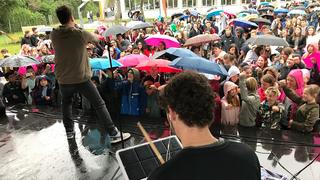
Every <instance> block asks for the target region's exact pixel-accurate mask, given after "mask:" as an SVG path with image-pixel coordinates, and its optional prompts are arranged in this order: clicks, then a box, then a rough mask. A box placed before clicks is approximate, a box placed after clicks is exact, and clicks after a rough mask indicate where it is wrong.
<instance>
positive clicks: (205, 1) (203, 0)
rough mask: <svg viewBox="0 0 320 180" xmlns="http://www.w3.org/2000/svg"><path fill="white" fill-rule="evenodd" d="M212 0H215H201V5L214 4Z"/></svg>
mask: <svg viewBox="0 0 320 180" xmlns="http://www.w3.org/2000/svg"><path fill="white" fill-rule="evenodd" d="M214 1H215V0H202V5H203V6H214Z"/></svg>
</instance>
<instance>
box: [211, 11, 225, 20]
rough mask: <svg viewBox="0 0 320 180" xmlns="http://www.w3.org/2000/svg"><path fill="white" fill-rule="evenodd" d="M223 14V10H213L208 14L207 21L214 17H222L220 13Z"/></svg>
mask: <svg viewBox="0 0 320 180" xmlns="http://www.w3.org/2000/svg"><path fill="white" fill-rule="evenodd" d="M222 12H223V10H221V9H215V10H212V11H210V12H209V13H208V14H207V19H210V18H211V17H213V16H218V15H220V13H222Z"/></svg>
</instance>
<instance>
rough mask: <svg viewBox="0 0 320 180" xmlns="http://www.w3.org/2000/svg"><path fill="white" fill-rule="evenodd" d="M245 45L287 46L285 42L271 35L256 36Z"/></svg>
mask: <svg viewBox="0 0 320 180" xmlns="http://www.w3.org/2000/svg"><path fill="white" fill-rule="evenodd" d="M246 43H247V44H255V45H270V46H289V44H288V42H287V41H286V40H284V39H282V38H279V37H276V36H273V35H258V36H256V37H252V38H250V39H248V40H247V41H246Z"/></svg>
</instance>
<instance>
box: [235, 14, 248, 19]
mask: <svg viewBox="0 0 320 180" xmlns="http://www.w3.org/2000/svg"><path fill="white" fill-rule="evenodd" d="M249 15H250V13H239V14H238V15H237V18H244V17H246V16H249Z"/></svg>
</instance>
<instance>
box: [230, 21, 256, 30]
mask: <svg viewBox="0 0 320 180" xmlns="http://www.w3.org/2000/svg"><path fill="white" fill-rule="evenodd" d="M233 24H234V25H235V26H239V27H243V28H252V27H254V28H257V27H258V25H257V24H256V23H254V22H250V21H246V20H243V19H235V20H233Z"/></svg>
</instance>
